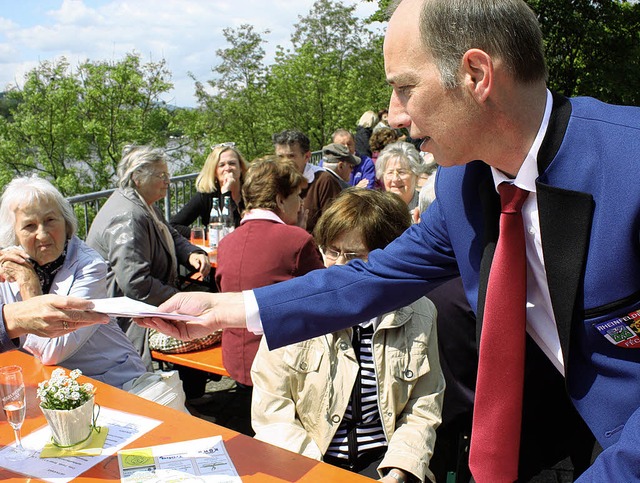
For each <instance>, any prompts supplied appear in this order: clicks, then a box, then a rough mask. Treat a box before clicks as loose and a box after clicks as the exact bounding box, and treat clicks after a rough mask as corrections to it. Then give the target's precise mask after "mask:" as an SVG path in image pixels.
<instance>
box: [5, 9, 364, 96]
mask: <svg viewBox="0 0 640 483" xmlns="http://www.w3.org/2000/svg"><path fill="white" fill-rule="evenodd" d="M341 3H343V4H345V5H356V6H357V9H356V15H358V16H359V17H361V18H366V17H367V16H369V15H371V14H372V13H373V11H374V10H375V7H376V5H377V2H363V1H362V0H341ZM0 5H2V9H0V91H2V90H5V88H6V87H7V85H8V84H14V85H15V84H16V83H17V84H18V85H20V86H21V85H22V84H23V79H24V74H25V73H26V72H28V71H30V70H31V69H33V68H34V67H36V66H37V65H38V63H39V62H41V61H44V60H49V61H51V60H54V59H57V58H58V57H60V56H65V57H66V58H67V60H68V61H69V62H70V64H71V65H72V66H75V65H77V64H78V63H79V62H81V61H84V60H86V59H89V60H92V61H99V60H100V61H102V60H120V59H122V58H123V57H124V55H125V54H126V53H130V52H137V53H139V54H140V55H141V58H142V60H143V62H148V61H149V60H153V61H158V60H160V59H162V58H164V59H165V60H166V61H167V66H168V68H169V70H170V71H171V73H172V82H173V84H174V89H173V91H171V93H170V94H169V95H168V96H165V98H164V100H165V101H167V102H169V103H170V104H175V105H178V106H193V105H194V104H195V99H194V97H193V93H194V86H193V81H192V80H191V79H190V78H189V77H188V73H189V72H192V73H193V74H194V75H195V76H196V78H197V79H198V80H201V81H204V80H207V79H210V78H211V77H212V73H211V67H212V66H214V65H216V64H217V63H218V60H217V59H216V56H215V52H216V50H217V49H220V48H225V47H227V44H226V41H225V39H224V36H223V34H222V30H223V29H224V28H226V27H239V26H240V25H242V24H250V25H253V26H254V28H255V30H256V31H258V32H262V31H264V30H267V29H268V30H270V34H268V35H266V36H265V37H264V38H265V39H266V40H267V41H268V43H267V44H265V45H264V48H265V51H266V53H267V61H268V60H269V59H273V55H274V53H275V50H276V46H277V45H282V46H285V47H287V46H289V45H290V42H289V39H290V36H291V33H292V32H293V29H294V26H295V25H296V23H297V21H298V18H299V16H306V15H307V14H308V13H309V10H310V9H311V6H312V5H313V0H2V2H0Z"/></svg>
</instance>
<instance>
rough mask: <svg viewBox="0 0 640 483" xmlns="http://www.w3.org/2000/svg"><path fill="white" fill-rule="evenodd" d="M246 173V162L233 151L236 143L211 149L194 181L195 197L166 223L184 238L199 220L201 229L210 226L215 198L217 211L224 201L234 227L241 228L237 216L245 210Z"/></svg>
mask: <svg viewBox="0 0 640 483" xmlns="http://www.w3.org/2000/svg"><path fill="white" fill-rule="evenodd" d="M246 172H247V162H246V161H245V159H244V158H243V157H242V154H240V151H238V150H237V149H236V147H235V143H222V144H217V145H215V146H213V149H212V151H211V152H210V153H209V156H207V160H206V161H205V163H204V166H203V167H202V170H201V171H200V174H198V177H197V178H196V190H197V193H196V194H195V195H194V196H193V197H192V198H191V199H190V200H189V202H188V203H187V204H186V205H184V207H183V208H182V209H181V210H180V211H179V212H178V213H176V214H175V215H174V216H173V217H171V220H170V221H169V223H171V226H173V227H174V228H175V229H176V230H178V232H179V233H180V234H181V235H182V236H184V237H185V238H189V236H190V234H191V228H190V225H191V224H192V223H193V222H194V221H196V220H197V219H198V218H199V219H200V223H201V224H202V226H205V227H206V226H207V225H208V224H209V216H210V214H211V207H212V206H213V200H214V198H217V199H218V203H219V204H218V206H219V207H220V209H222V208H223V206H224V198H225V197H228V198H229V201H230V208H231V210H230V211H231V214H232V215H233V220H234V225H235V226H236V227H238V226H239V225H240V215H241V213H242V210H243V209H244V204H243V201H242V183H243V182H244V177H245V174H246Z"/></svg>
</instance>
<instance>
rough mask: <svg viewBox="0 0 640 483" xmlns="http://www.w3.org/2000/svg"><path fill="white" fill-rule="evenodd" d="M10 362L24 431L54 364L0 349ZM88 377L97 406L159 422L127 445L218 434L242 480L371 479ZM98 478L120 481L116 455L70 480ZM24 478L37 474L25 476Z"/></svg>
mask: <svg viewBox="0 0 640 483" xmlns="http://www.w3.org/2000/svg"><path fill="white" fill-rule="evenodd" d="M10 364H17V365H19V366H22V368H23V370H24V378H25V384H26V386H27V417H26V419H25V422H24V425H23V427H22V434H23V436H26V435H28V434H29V433H30V432H32V431H34V430H36V429H39V428H40V427H42V426H44V425H45V424H46V421H45V419H44V416H43V415H42V412H41V411H40V409H39V408H38V404H37V401H36V388H37V386H38V383H39V382H41V381H43V380H45V379H48V378H49V376H50V375H51V372H52V371H53V369H55V366H43V365H42V364H41V363H40V362H39V361H38V360H37V359H35V358H34V357H32V356H31V355H28V354H24V353H22V352H19V351H13V352H7V353H4V354H0V366H6V365H10ZM91 382H92V383H94V384H95V386H96V387H97V388H98V391H97V393H96V402H97V403H98V404H100V405H101V406H103V407H108V408H113V409H118V410H121V411H125V412H130V413H135V414H140V415H143V416H147V417H150V418H153V419H158V420H161V421H162V424H160V425H159V426H158V427H156V428H155V429H153V430H152V431H150V432H149V433H147V434H145V435H143V436H141V437H140V438H139V439H137V440H135V441H134V442H133V443H131V444H130V445H128V446H127V448H141V447H146V446H154V445H161V444H166V443H174V442H178V441H186V440H190V439H197V438H204V437H207V436H216V435H221V436H222V437H223V439H224V444H225V446H226V448H227V451H228V452H229V455H230V456H231V459H232V460H233V463H234V465H235V467H236V469H237V471H238V474H239V475H240V476H241V477H242V481H248V482H258V481H259V482H297V481H302V482H342V481H349V482H351V481H353V482H358V481H361V482H366V481H373V480H371V479H369V478H365V477H363V476H360V475H357V474H354V473H350V472H347V471H345V470H342V469H340V468H336V467H334V466H331V465H328V464H326V463H322V462H319V461H316V460H312V459H309V458H305V457H304V456H300V455H298V454H296V453H291V452H289V451H285V450H283V449H281V448H277V447H275V446H272V445H270V444H266V443H263V442H261V441H258V440H255V439H253V438H250V437H248V436H245V435H243V434H240V433H237V432H235V431H232V430H230V429H227V428H224V427H222V426H218V425H216V424H213V423H210V422H208V421H205V420H202V419H199V418H196V417H194V416H190V415H188V414H185V413H181V412H179V411H175V410H173V409H169V408H166V407H164V406H160V405H159V404H156V403H153V402H150V401H147V400H146V399H142V398H140V397H138V396H134V395H132V394H129V393H127V392H125V391H121V390H120V389H116V388H114V387H111V386H109V385H107V384H103V383H100V382H97V381H93V380H92V381H91ZM13 441H14V436H13V430H12V429H11V426H9V424H8V423H7V421H6V420H5V419H4V418H3V419H2V421H0V445H2V446H6V445H8V444H11V443H12V442H13ZM0 480H2V481H3V483H18V482H24V481H25V477H24V476H23V475H19V474H16V473H13V472H11V471H9V470H5V469H4V468H0ZM98 480H99V481H120V473H119V468H118V459H117V457H115V456H111V457H108V458H107V459H105V460H104V461H102V462H101V463H100V464H98V465H96V466H94V467H93V468H91V469H89V470H88V471H86V472H85V473H83V474H82V475H81V476H80V477H79V478H76V479H75V480H74V481H78V482H95V481H98ZM29 481H40V480H37V479H31V480H29Z"/></svg>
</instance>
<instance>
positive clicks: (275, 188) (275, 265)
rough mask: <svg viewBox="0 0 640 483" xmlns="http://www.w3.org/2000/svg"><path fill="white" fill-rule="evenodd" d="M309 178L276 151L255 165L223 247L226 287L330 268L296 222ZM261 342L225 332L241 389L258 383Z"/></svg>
mask: <svg viewBox="0 0 640 483" xmlns="http://www.w3.org/2000/svg"><path fill="white" fill-rule="evenodd" d="M304 180H305V178H304V177H303V176H302V174H301V173H300V172H299V171H298V170H297V169H296V166H295V164H294V163H293V161H290V160H287V159H279V158H277V157H275V156H270V157H267V158H264V159H261V160H256V161H254V162H253V163H252V164H251V166H250V167H249V170H248V171H247V178H246V181H245V183H244V185H243V187H242V194H243V196H244V200H245V203H246V207H247V211H246V212H245V214H244V216H243V218H242V223H241V224H240V227H239V228H238V229H236V230H235V231H233V232H232V233H230V234H229V235H227V236H225V237H224V238H223V239H222V241H221V242H220V246H219V248H218V268H217V269H216V283H217V284H218V288H219V289H220V291H221V292H238V291H242V290H250V289H254V288H258V287H263V286H265V285H271V284H273V283H277V282H281V281H283V280H288V279H290V278H293V277H298V276H300V275H304V274H305V273H307V272H310V271H312V270H315V269H318V268H324V265H323V263H322V259H321V257H320V252H319V251H318V247H317V246H316V244H315V242H314V240H313V237H312V236H311V235H310V234H309V233H307V232H306V231H305V230H303V229H302V228H300V227H299V226H296V225H298V223H299V222H300V220H301V218H302V213H301V211H302V200H301V198H300V191H301V190H302V186H303V183H305V181H304ZM259 343H260V336H257V335H254V334H252V333H251V332H249V331H248V330H246V329H225V330H224V331H223V333H222V357H223V362H224V366H225V368H226V369H227V371H228V372H229V374H230V375H231V377H232V378H233V379H234V380H235V381H236V382H237V383H239V387H241V388H246V389H248V388H250V387H251V385H252V383H251V374H250V369H251V363H252V362H253V358H254V357H255V354H256V351H257V350H258V345H259ZM248 410H249V408H248V404H247V412H248Z"/></svg>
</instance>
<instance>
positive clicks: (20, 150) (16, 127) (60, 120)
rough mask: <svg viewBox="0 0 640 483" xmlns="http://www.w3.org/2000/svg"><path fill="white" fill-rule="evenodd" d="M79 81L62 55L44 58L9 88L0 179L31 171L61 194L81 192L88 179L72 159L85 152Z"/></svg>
mask: <svg viewBox="0 0 640 483" xmlns="http://www.w3.org/2000/svg"><path fill="white" fill-rule="evenodd" d="M79 96H80V85H79V83H78V81H77V79H76V78H75V77H74V76H73V75H72V74H71V73H70V69H69V64H68V62H67V61H66V60H65V59H64V58H61V59H60V60H58V61H56V62H48V61H45V62H42V63H41V64H40V65H39V67H38V68H36V69H34V70H32V71H31V72H29V73H28V74H27V77H26V80H25V84H24V88H23V89H22V90H21V91H19V90H18V89H14V90H11V91H9V92H8V93H7V97H8V98H9V99H15V100H16V101H18V102H17V105H16V107H15V108H14V109H11V110H10V114H11V117H12V119H11V120H5V121H4V122H3V124H2V129H1V130H0V135H1V137H0V181H1V182H2V183H3V184H4V183H6V182H7V181H9V180H10V179H11V178H13V177H14V176H15V175H26V174H30V173H32V172H36V173H39V174H40V175H41V176H43V177H45V178H48V179H50V180H51V181H53V182H54V183H55V184H56V185H57V186H58V188H59V189H60V191H61V192H62V193H63V194H75V193H77V192H79V190H80V189H81V186H82V185H83V184H84V183H87V182H89V177H88V176H87V173H82V172H80V171H78V170H76V169H75V166H76V165H75V160H77V159H80V158H82V157H84V156H87V155H88V150H87V147H86V146H85V144H84V143H83V140H82V136H81V132H82V123H81V122H80V116H79V110H78V99H79Z"/></svg>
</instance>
